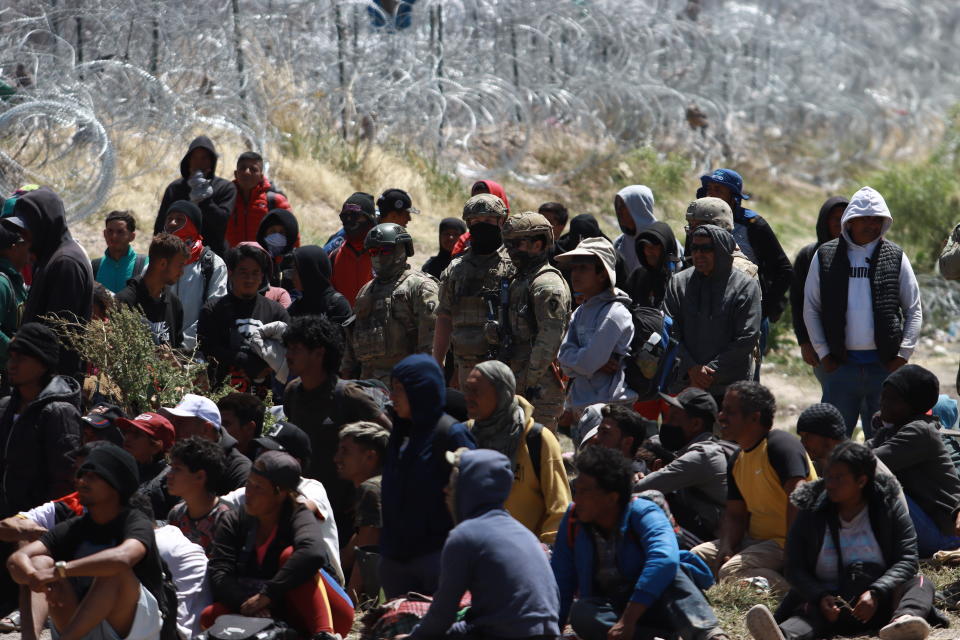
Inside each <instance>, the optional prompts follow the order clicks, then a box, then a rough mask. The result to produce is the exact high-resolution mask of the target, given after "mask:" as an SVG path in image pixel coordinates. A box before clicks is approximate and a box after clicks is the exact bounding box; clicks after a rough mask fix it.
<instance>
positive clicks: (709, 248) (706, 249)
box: [690, 244, 713, 253]
mask: <svg viewBox="0 0 960 640" xmlns="http://www.w3.org/2000/svg"><path fill="white" fill-rule="evenodd" d="M697 251H699V252H701V253H713V245H712V244H692V245H690V253H696V252H697Z"/></svg>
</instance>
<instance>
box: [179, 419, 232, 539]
mask: <svg viewBox="0 0 960 640" xmlns="http://www.w3.org/2000/svg"><path fill="white" fill-rule="evenodd" d="M223 468H224V458H223V451H222V450H221V449H220V447H218V446H217V445H216V444H214V443H213V442H210V441H209V440H206V439H204V438H198V437H197V436H192V437H190V438H184V439H183V440H180V441H179V442H177V443H176V444H175V445H173V449H171V450H170V472H169V473H168V474H167V491H168V492H169V494H170V495H171V496H175V497H178V498H180V502H178V503H177V504H176V506H174V507H173V508H172V509H170V513H169V514H168V515H167V518H166V520H167V522H168V523H169V524H172V525H173V526H175V527H177V528H178V529H180V531H182V532H183V535H184V536H186V538H187V540H189V541H190V542H194V543H196V544H198V545H200V547H202V548H203V551H204V553H205V554H206V555H207V557H209V556H210V553H211V551H213V540H214V538H216V535H217V527H218V526H219V525H220V521H221V520H222V519H223V516H224V515H225V514H226V513H227V512H228V511H230V509H231V508H232V507H231V506H230V505H229V504H228V503H227V502H226V501H224V500H221V499H220V497H219V493H220V491H219V489H220V484H221V482H222V479H223Z"/></svg>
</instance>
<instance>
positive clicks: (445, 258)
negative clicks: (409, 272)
mask: <svg viewBox="0 0 960 640" xmlns="http://www.w3.org/2000/svg"><path fill="white" fill-rule="evenodd" d="M445 229H451V230H454V231H459V233H460V235H463V234H464V233H466V232H467V225H466V223H465V222H464V221H463V220H461V219H460V218H444V219H443V220H441V221H440V236H441V237H442V236H443V232H444V230H445ZM451 260H453V252H452V251H444V249H443V247H442V246H441V247H440V249H439V251H437V255H435V256H433V257H431V258H430V259H429V260H427V261H426V262H424V263H423V267H421V269H420V270H421V271H423V272H424V273H429V274H430V275H432V276H433V277H434V278H436V279H437V280H439V279H440V275H441V274H442V273H443V270H444V269H446V268H447V267H449V266H450V261H451Z"/></svg>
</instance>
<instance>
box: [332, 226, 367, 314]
mask: <svg viewBox="0 0 960 640" xmlns="http://www.w3.org/2000/svg"><path fill="white" fill-rule="evenodd" d="M330 265H331V266H332V267H333V274H332V275H331V276H330V284H331V285H333V288H334V289H336V290H337V291H339V292H340V294H341V295H342V296H343V297H344V298H346V299H347V302H349V303H350V306H351V307H352V306H353V305H354V303H355V302H356V301H357V294H358V293H359V292H360V288H361V287H362V286H363V285H365V284H367V283H368V282H370V281H371V280H373V265H372V264H371V262H370V253H369V252H368V251H367V250H366V249H364V248H363V238H360V239H359V240H356V241H349V240H348V241H347V242H344V243H343V244H342V245H340V246H339V247H338V248H337V250H336V251H334V252H333V254H331V256H330Z"/></svg>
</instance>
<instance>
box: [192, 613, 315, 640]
mask: <svg viewBox="0 0 960 640" xmlns="http://www.w3.org/2000/svg"><path fill="white" fill-rule="evenodd" d="M196 637H197V638H198V639H202V640H207V639H211V640H253V639H254V638H256V640H288V639H289V640H294V639H295V638H297V632H296V631H294V630H293V629H291V628H290V627H288V626H287V625H286V624H285V623H283V622H281V621H279V620H273V619H272V618H249V617H247V616H238V615H233V614H226V615H222V616H220V617H219V618H217V621H216V622H214V623H213V626H212V627H210V628H209V629H207V630H206V631H205V632H203V633H201V634H198V635H197V636H196Z"/></svg>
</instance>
